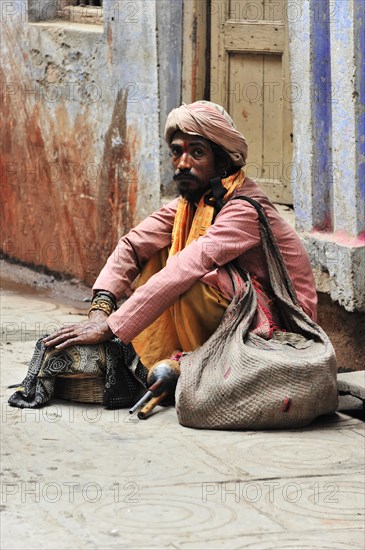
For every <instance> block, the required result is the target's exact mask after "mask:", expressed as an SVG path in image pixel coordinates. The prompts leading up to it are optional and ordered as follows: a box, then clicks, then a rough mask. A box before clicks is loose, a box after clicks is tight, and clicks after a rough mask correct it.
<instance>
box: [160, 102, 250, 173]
mask: <svg viewBox="0 0 365 550" xmlns="http://www.w3.org/2000/svg"><path fill="white" fill-rule="evenodd" d="M178 130H181V131H182V132H184V133H185V134H192V135H198V136H202V137H204V138H206V139H209V140H210V141H213V142H214V143H216V144H217V145H219V146H220V147H221V148H222V149H223V150H224V151H225V152H226V153H227V154H228V156H229V157H230V159H231V161H232V164H233V165H234V166H238V167H239V168H240V167H241V166H244V165H245V164H246V158H247V143H246V140H245V138H244V136H243V135H242V134H241V133H240V132H239V131H238V130H237V128H236V126H235V124H234V122H233V120H232V119H231V117H230V116H229V114H228V113H227V111H225V109H223V107H221V106H220V105H217V104H216V103H211V102H210V101H196V102H195V103H190V105H186V104H185V103H183V104H182V105H181V107H178V108H177V109H173V110H172V111H171V113H170V114H169V116H168V117H167V120H166V126H165V140H166V141H167V143H168V144H169V145H170V143H171V141H172V138H173V135H174V133H175V132H177V131H178Z"/></svg>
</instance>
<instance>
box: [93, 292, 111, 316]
mask: <svg viewBox="0 0 365 550" xmlns="http://www.w3.org/2000/svg"><path fill="white" fill-rule="evenodd" d="M116 309H117V305H116V303H115V301H114V300H112V298H111V297H110V296H109V295H108V294H106V293H103V292H98V293H97V294H96V295H95V296H94V298H93V300H92V302H91V307H90V309H89V311H88V316H89V315H90V313H91V312H92V311H98V310H99V311H104V313H106V314H107V315H108V316H109V315H111V314H112V313H113V311H115V310H116Z"/></svg>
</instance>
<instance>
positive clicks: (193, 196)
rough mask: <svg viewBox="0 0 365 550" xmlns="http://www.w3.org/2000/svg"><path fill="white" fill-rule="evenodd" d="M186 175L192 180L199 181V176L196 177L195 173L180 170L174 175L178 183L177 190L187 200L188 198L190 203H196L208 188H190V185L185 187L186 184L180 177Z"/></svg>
mask: <svg viewBox="0 0 365 550" xmlns="http://www.w3.org/2000/svg"><path fill="white" fill-rule="evenodd" d="M182 175H184V176H185V177H188V178H189V179H190V180H192V181H196V182H197V183H199V180H198V178H196V177H195V176H194V175H193V174H190V172H189V171H185V172H180V171H178V172H177V173H176V174H174V176H173V180H174V181H175V183H176V187H177V190H178V192H179V194H180V195H181V196H182V197H183V198H184V199H186V200H188V201H189V202H190V203H192V204H194V203H196V202H198V201H199V200H200V198H201V197H202V196H203V195H204V193H205V192H206V191H207V189H199V188H198V189H190V188H189V187H188V186H187V187H185V184H184V183H183V182H180V179H183V178H182V177H181V176H182Z"/></svg>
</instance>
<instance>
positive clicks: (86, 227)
mask: <svg viewBox="0 0 365 550" xmlns="http://www.w3.org/2000/svg"><path fill="white" fill-rule="evenodd" d="M27 6H28V3H27V2H26V1H24V0H14V1H12V2H3V3H2V60H3V66H2V80H3V83H2V95H3V97H2V99H3V101H2V117H3V120H4V122H5V124H4V125H3V130H2V131H3V133H2V143H3V155H2V159H1V178H2V181H1V196H2V197H1V216H2V235H1V240H2V250H3V251H4V252H5V253H6V254H8V255H9V256H11V257H14V258H16V259H19V260H21V261H23V262H27V263H30V264H35V265H42V266H45V267H47V268H48V269H50V270H53V271H58V272H63V273H69V274H72V275H74V276H77V277H79V278H81V279H83V280H85V281H87V282H89V283H92V282H93V280H94V278H95V276H96V275H97V274H98V272H99V270H100V268H101V267H102V266H103V264H104V262H105V259H106V258H107V256H108V254H109V253H110V252H111V250H112V249H113V247H114V246H115V243H116V241H117V239H118V237H120V236H121V235H122V234H124V233H125V232H126V231H127V230H128V229H129V228H130V227H131V226H132V225H134V224H135V223H136V222H138V221H139V220H140V219H142V218H143V217H145V216H146V215H147V214H148V213H149V212H151V211H153V210H154V209H156V208H158V206H159V201H160V181H159V118H158V107H159V105H158V79H157V63H158V60H157V43H156V32H155V31H156V5H155V1H154V0H150V1H148V2H143V1H135V2H133V3H131V2H126V1H124V0H120V1H119V2H118V1H117V2H115V1H114V0H113V1H111V0H104V19H105V21H104V25H103V26H97V25H85V24H82V25H80V24H67V23H65V22H63V23H61V22H59V23H55V22H51V21H45V22H38V23H32V24H29V23H28V17H27Z"/></svg>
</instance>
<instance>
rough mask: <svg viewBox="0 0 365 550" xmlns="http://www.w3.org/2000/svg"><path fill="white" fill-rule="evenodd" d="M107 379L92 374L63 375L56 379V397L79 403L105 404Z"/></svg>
mask: <svg viewBox="0 0 365 550" xmlns="http://www.w3.org/2000/svg"><path fill="white" fill-rule="evenodd" d="M104 384H105V378H104V377H103V376H93V375H91V374H85V373H81V374H63V375H62V374H61V375H60V376H57V377H56V381H55V388H54V396H55V397H59V398H60V399H67V401H77V402H78V403H94V404H97V405H101V404H102V403H103V395H104Z"/></svg>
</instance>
